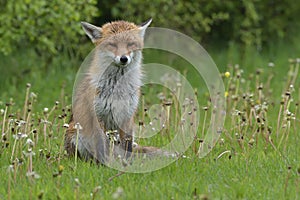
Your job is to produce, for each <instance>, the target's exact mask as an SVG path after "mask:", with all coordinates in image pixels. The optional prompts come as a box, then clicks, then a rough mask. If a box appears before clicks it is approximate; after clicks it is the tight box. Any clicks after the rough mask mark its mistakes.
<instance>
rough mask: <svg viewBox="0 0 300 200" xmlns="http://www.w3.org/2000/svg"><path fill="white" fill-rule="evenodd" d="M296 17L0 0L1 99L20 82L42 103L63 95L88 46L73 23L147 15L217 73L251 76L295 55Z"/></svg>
mask: <svg viewBox="0 0 300 200" xmlns="http://www.w3.org/2000/svg"><path fill="white" fill-rule="evenodd" d="M299 11H300V4H297V3H295V2H294V1H292V0H285V1H280V0H265V1H262V0H241V1H236V0H228V1H222V0H199V1H184V0H160V1H158V0H154V1H148V0H146V1H140V0H132V1H125V0H98V1H97V0H86V1H76V0H70V1H59V0H54V1H46V0H39V1H37V0H25V1H24V0H14V1H9V0H2V1H1V2H0V21H1V26H0V38H1V39H0V91H1V95H0V96H1V99H2V100H3V101H9V98H10V97H14V98H18V95H19V93H20V91H22V88H25V86H26V83H27V82H30V83H31V84H32V86H33V88H34V91H38V93H40V94H41V95H39V99H40V100H41V101H40V102H42V103H43V102H46V103H48V102H49V103H50V102H53V101H55V98H57V97H58V96H61V88H65V89H64V92H65V93H66V94H71V90H72V84H73V81H74V78H75V74H76V71H77V70H78V68H79V66H80V63H81V62H82V61H83V59H84V58H85V56H86V55H87V54H88V53H89V52H90V50H91V49H92V48H93V45H92V44H91V42H90V41H87V37H86V36H85V35H84V32H83V31H82V29H81V27H80V21H88V22H90V23H93V24H95V25H98V26H101V25H102V24H104V23H106V22H109V21H113V20H119V19H124V20H127V21H133V22H135V23H137V24H140V23H142V22H143V21H145V20H147V19H149V18H150V17H151V18H153V23H152V24H151V26H156V27H166V28H170V29H174V30H177V31H180V32H182V33H185V34H187V35H189V36H190V37H192V38H194V39H195V40H196V41H198V42H199V43H200V44H201V45H203V46H204V48H205V49H206V50H207V51H208V53H209V54H210V55H211V56H212V58H213V59H214V61H215V62H216V64H217V65H218V67H219V69H220V71H224V70H225V69H226V67H227V65H228V64H235V63H239V64H240V65H241V67H242V68H244V69H245V70H248V71H250V72H251V71H254V70H255V69H256V68H257V67H262V66H267V64H268V62H274V63H275V64H276V65H279V64H282V63H287V60H288V58H290V57H291V58H295V57H297V56H299V54H300V45H299V41H300V40H299V38H298V37H297V36H298V35H299V30H300V26H299V18H300V12H299ZM145 59H147V57H146V58H145ZM177 67H178V68H179V69H180V68H184V66H182V65H181V66H177ZM281 70H283V69H280V70H279V71H278V72H279V73H282V71H281ZM57 88H59V89H57ZM22 95H23V94H22ZM61 98H65V97H61Z"/></svg>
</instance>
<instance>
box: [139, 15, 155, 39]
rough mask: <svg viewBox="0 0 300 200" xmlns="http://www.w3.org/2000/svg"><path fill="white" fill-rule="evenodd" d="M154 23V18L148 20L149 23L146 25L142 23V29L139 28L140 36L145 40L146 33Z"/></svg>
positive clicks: (146, 22)
mask: <svg viewBox="0 0 300 200" xmlns="http://www.w3.org/2000/svg"><path fill="white" fill-rule="evenodd" d="M151 22H152V18H150V19H148V20H147V21H145V22H144V23H142V24H141V25H140V27H139V28H138V29H139V31H140V36H141V37H142V38H143V37H144V36H145V32H146V29H147V27H148V26H149V25H150V24H151Z"/></svg>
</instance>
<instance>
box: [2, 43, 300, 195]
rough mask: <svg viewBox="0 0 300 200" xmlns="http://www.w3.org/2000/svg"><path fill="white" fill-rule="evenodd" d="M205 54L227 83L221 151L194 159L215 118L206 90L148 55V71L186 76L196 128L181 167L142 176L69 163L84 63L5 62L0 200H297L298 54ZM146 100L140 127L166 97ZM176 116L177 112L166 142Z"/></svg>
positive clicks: (182, 65) (23, 54)
mask: <svg viewBox="0 0 300 200" xmlns="http://www.w3.org/2000/svg"><path fill="white" fill-rule="evenodd" d="M296 42H297V41H294V44H295V43H296ZM298 43H299V41H298ZM208 52H209V53H210V55H211V56H212V58H213V59H214V61H215V62H216V64H217V66H218V67H219V70H220V76H222V79H223V80H224V85H225V89H226V92H225V94H224V95H225V96H226V103H227V108H226V109H227V110H226V113H227V116H226V121H225V125H224V129H223V130H222V134H221V137H220V138H219V140H218V142H217V144H216V145H215V147H214V148H213V149H212V151H211V152H210V153H209V154H208V155H207V156H205V157H204V158H201V159H200V158H199V157H198V155H197V150H198V148H199V146H200V144H201V141H202V139H203V138H202V136H203V133H205V131H206V128H207V127H208V125H209V123H210V120H209V116H210V113H211V110H212V108H211V107H210V106H211V105H210V102H209V98H208V94H207V89H206V86H205V85H204V83H199V82H197V81H196V80H198V79H196V78H195V77H194V76H193V71H192V69H191V67H189V66H188V65H189V64H188V63H186V62H185V61H184V60H181V59H177V58H175V59H174V58H173V57H172V56H171V57H167V56H166V57H164V56H163V55H164V54H160V53H157V52H145V59H144V60H145V62H150V61H153V60H154V61H156V62H165V63H166V64H169V65H171V66H174V67H175V68H176V69H178V70H179V71H181V72H182V73H183V74H185V75H186V77H187V78H188V80H189V81H190V82H191V84H192V85H193V87H194V88H195V90H196V91H197V97H198V100H199V108H200V111H199V112H200V121H199V129H198V132H197V135H196V136H195V139H194V141H193V144H192V145H191V147H190V148H189V149H188V150H187V152H185V154H184V155H185V157H181V158H179V159H178V160H177V161H176V162H174V163H172V164H171V165H169V166H167V167H165V168H163V169H160V170H157V171H153V172H149V173H142V174H134V173H124V174H122V173H120V172H119V171H116V170H114V169H111V168H108V167H106V166H102V165H97V164H95V163H93V162H84V161H82V160H80V159H79V160H77V159H75V158H74V157H68V156H67V155H66V153H65V151H64V148H63V142H64V132H65V130H66V127H67V125H66V124H67V123H68V121H69V117H70V112H71V104H72V87H73V82H74V80H75V76H76V72H77V70H78V67H79V66H80V63H81V61H82V60H80V59H78V58H73V59H70V58H68V57H67V56H64V55H61V56H58V57H56V58H55V59H53V62H52V63H51V65H49V66H48V67H47V68H43V67H41V66H42V62H43V61H42V60H41V59H40V58H39V57H38V56H36V55H35V54H34V53H32V52H31V51H25V50H24V51H22V50H20V52H19V53H18V54H15V55H13V56H9V57H5V56H1V61H2V62H1V68H0V70H1V71H0V72H1V73H0V77H1V81H0V83H1V84H0V91H1V94H0V112H1V113H0V127H1V133H2V136H1V145H0V168H1V171H0V175H1V179H0V185H1V187H0V199H300V156H299V154H300V148H299V142H300V137H299V128H300V126H299V124H300V123H299V118H298V116H299V115H300V111H299V103H300V87H299V85H300V80H299V77H298V76H299V70H300V69H299V67H300V59H299V57H300V49H299V47H294V46H291V45H290V44H286V43H284V42H282V43H278V44H276V45H274V47H271V48H270V49H268V50H266V51H263V52H259V53H258V52H257V51H256V50H254V49H248V50H247V51H246V52H244V53H241V52H240V50H239V48H238V47H236V46H230V47H229V48H228V49H224V50H221V49H217V48H216V49H210V50H209V51H208ZM142 91H143V92H142V94H143V96H142V98H143V99H144V101H142V102H141V103H140V109H139V112H138V114H137V119H136V120H137V121H140V120H141V119H144V118H143V117H145V116H146V115H147V111H146V110H145V108H147V107H148V106H150V105H151V103H153V102H157V103H158V104H160V103H161V104H163V102H162V101H160V99H159V97H158V96H159V94H163V95H164V96H166V97H171V96H172V94H170V91H167V90H163V88H161V87H154V86H151V87H145V88H143V89H142ZM171 106H174V104H172V105H171ZM174 116H175V111H174V109H173V110H172V111H171V115H170V116H169V118H170V124H169V127H168V131H169V132H171V133H172V131H174V129H175V125H174V124H173V123H172V122H174V120H176V117H174ZM167 141H168V134H157V135H156V136H155V138H154V139H151V140H147V139H141V140H140V141H138V142H139V143H141V144H151V145H154V146H155V145H157V144H159V143H160V142H162V143H164V142H167Z"/></svg>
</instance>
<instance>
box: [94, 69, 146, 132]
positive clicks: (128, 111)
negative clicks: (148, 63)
mask: <svg viewBox="0 0 300 200" xmlns="http://www.w3.org/2000/svg"><path fill="white" fill-rule="evenodd" d="M134 64H135V63H131V64H130V65H128V66H126V67H118V66H114V65H113V66H109V67H107V68H106V70H105V71H104V72H103V73H102V74H101V76H100V77H99V80H98V83H97V86H96V91H98V92H97V94H96V96H95V99H94V106H95V111H96V115H97V117H98V119H100V120H101V121H102V122H104V125H105V128H106V129H107V130H116V129H118V128H122V127H124V125H125V126H126V123H129V122H130V120H131V118H132V116H133V115H134V113H135V111H136V109H137V106H138V101H139V88H140V86H141V80H140V79H141V77H140V76H141V75H140V74H141V73H140V65H139V64H135V65H134Z"/></svg>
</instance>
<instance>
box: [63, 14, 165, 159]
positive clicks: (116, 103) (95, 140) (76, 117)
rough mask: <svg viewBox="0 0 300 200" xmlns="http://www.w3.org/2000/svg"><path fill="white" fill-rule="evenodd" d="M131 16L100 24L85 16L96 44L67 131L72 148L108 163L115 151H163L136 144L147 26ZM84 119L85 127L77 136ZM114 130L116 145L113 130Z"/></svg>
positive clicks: (67, 143)
mask: <svg viewBox="0 0 300 200" xmlns="http://www.w3.org/2000/svg"><path fill="white" fill-rule="evenodd" d="M151 21H152V20H151V19H150V20H148V21H147V22H145V23H143V24H142V25H141V26H138V25H135V24H134V23H130V22H127V21H115V22H111V23H107V24H104V25H103V26H102V27H97V26H94V25H92V24H89V23H87V22H82V23H81V24H82V27H83V30H84V31H85V33H86V34H87V36H88V37H89V38H90V39H91V40H92V42H93V43H94V44H95V45H96V49H95V51H94V54H93V59H92V62H91V64H90V67H89V69H88V70H87V72H85V73H84V75H83V77H81V80H80V82H79V83H78V84H77V88H76V91H75V93H74V95H73V107H72V117H71V121H70V123H69V128H68V130H67V132H66V135H65V149H66V151H67V153H68V154H74V153H75V149H76V148H75V147H76V142H78V144H77V145H78V146H77V149H78V153H79V156H80V157H81V158H84V159H94V160H96V161H97V162H102V163H105V162H106V161H107V159H108V157H109V156H110V155H111V153H113V155H114V156H119V157H120V156H121V157H123V158H127V157H128V156H130V155H131V154H132V152H140V153H150V154H164V152H163V151H161V150H160V149H157V148H155V147H139V146H138V145H137V146H135V147H134V145H133V131H134V130H133V117H134V114H135V112H136V110H137V107H138V102H139V93H140V92H139V90H140V86H141V76H142V73H141V63H142V48H143V40H144V35H145V31H146V28H147V27H148V26H149V25H150V23H151ZM77 123H79V124H80V126H81V127H82V129H81V130H80V132H79V134H78V137H77V129H76V128H78V127H76V126H75V124H77ZM110 133H115V135H113V138H114V140H115V141H114V149H113V152H110V151H111V149H112V148H111V145H112V144H111V140H110V139H109V137H110V136H109V134H110Z"/></svg>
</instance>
